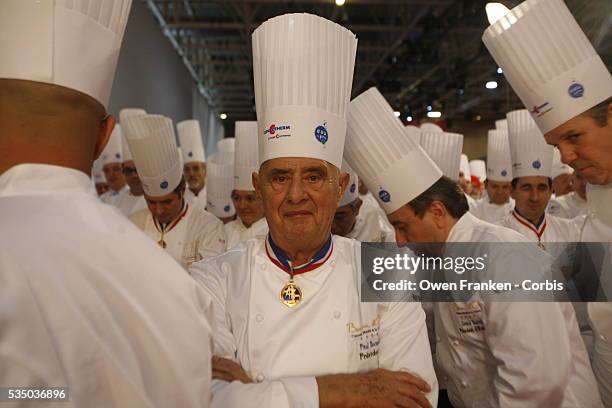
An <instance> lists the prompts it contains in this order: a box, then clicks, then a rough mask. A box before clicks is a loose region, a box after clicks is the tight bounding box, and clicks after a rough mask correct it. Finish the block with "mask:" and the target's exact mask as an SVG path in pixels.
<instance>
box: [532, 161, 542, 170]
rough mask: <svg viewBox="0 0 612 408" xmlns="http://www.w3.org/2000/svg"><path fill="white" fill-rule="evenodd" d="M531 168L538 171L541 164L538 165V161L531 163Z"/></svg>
mask: <svg viewBox="0 0 612 408" xmlns="http://www.w3.org/2000/svg"><path fill="white" fill-rule="evenodd" d="M531 166H532V167H533V168H534V169H536V170H537V169H539V168H540V167H542V163H540V161H539V160H536V161H534V162H533V163H531Z"/></svg>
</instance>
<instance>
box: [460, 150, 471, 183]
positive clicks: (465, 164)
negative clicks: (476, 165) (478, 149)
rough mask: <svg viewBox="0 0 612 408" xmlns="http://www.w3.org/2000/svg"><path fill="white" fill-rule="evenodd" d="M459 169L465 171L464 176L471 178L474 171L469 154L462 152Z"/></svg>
mask: <svg viewBox="0 0 612 408" xmlns="http://www.w3.org/2000/svg"><path fill="white" fill-rule="evenodd" d="M459 171H460V172H461V173H463V177H465V178H466V179H468V180H470V179H471V178H472V173H471V172H470V161H469V159H468V157H467V154H463V153H462V154H461V163H460V164H459Z"/></svg>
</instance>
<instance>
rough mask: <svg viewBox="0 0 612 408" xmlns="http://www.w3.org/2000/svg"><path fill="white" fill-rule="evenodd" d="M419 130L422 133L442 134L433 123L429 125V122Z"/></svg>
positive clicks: (439, 128) (440, 129)
mask: <svg viewBox="0 0 612 408" xmlns="http://www.w3.org/2000/svg"><path fill="white" fill-rule="evenodd" d="M420 129H421V131H422V132H434V133H435V132H437V133H442V132H444V131H443V130H442V128H441V127H440V126H438V125H436V124H435V123H431V122H425V123H423V124H422V125H421V128H420Z"/></svg>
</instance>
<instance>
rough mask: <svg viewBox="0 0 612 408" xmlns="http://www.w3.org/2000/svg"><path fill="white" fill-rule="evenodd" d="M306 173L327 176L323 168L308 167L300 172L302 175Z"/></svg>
mask: <svg viewBox="0 0 612 408" xmlns="http://www.w3.org/2000/svg"><path fill="white" fill-rule="evenodd" d="M308 172H316V173H323V174H327V168H326V167H325V166H308V167H306V168H304V169H303V170H302V173H308Z"/></svg>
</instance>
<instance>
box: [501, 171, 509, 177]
mask: <svg viewBox="0 0 612 408" xmlns="http://www.w3.org/2000/svg"><path fill="white" fill-rule="evenodd" d="M501 175H502V176H503V177H506V175H508V172H507V171H506V170H505V169H504V170H502V172H501Z"/></svg>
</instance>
